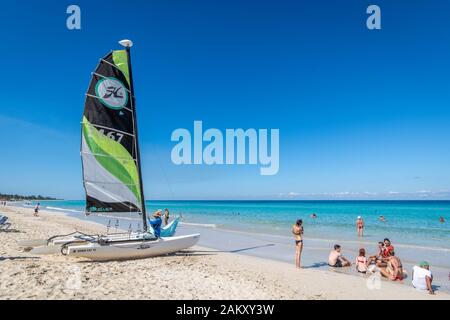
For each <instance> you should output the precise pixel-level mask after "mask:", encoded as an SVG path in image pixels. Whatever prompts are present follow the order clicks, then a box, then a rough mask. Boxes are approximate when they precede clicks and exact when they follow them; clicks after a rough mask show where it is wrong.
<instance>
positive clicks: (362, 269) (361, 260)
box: [355, 248, 369, 273]
mask: <svg viewBox="0 0 450 320" xmlns="http://www.w3.org/2000/svg"><path fill="white" fill-rule="evenodd" d="M368 265H369V261H368V260H367V259H366V250H365V249H363V248H361V249H359V256H358V257H356V261H355V266H356V271H358V272H359V273H366V272H367V267H368Z"/></svg>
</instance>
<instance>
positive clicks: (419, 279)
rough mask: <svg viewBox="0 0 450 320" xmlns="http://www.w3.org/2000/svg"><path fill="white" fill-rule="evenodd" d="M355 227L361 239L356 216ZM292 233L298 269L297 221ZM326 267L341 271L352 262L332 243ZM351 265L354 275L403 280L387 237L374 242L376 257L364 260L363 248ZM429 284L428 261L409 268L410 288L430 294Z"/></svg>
mask: <svg viewBox="0 0 450 320" xmlns="http://www.w3.org/2000/svg"><path fill="white" fill-rule="evenodd" d="M356 227H357V231H358V236H362V235H363V228H364V222H363V220H362V218H361V217H360V216H358V218H357V221H356ZM292 233H293V235H294V240H295V266H296V268H298V269H300V268H301V254H302V251H303V245H304V242H303V241H304V239H303V233H304V228H303V222H302V220H301V219H298V220H297V221H296V222H295V223H294V225H293V226H292ZM328 265H329V266H330V267H332V268H344V267H349V266H351V265H352V263H351V262H350V261H349V260H348V259H347V258H345V257H344V256H343V254H342V247H341V246H340V245H339V244H335V245H334V249H333V250H331V252H330V254H329V255H328ZM354 265H355V269H356V271H357V272H358V273H362V274H366V273H375V272H379V273H380V274H381V275H382V276H383V277H385V278H386V279H388V280H391V281H403V279H404V278H405V271H404V269H403V265H402V261H401V260H400V258H399V257H398V256H396V255H395V251H394V246H393V245H392V243H391V240H390V239H388V238H385V239H384V240H383V241H380V242H378V246H377V252H376V254H374V255H372V256H369V257H368V258H367V257H366V250H365V249H364V248H361V249H359V254H358V256H357V257H356V259H355V263H354ZM432 281H433V276H432V274H431V271H430V265H429V263H428V262H426V261H422V262H420V264H419V266H414V267H413V271H412V284H413V286H414V288H417V289H420V290H427V291H428V293H429V294H434V290H433V287H432Z"/></svg>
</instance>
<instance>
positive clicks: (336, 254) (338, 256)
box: [328, 244, 351, 268]
mask: <svg viewBox="0 0 450 320" xmlns="http://www.w3.org/2000/svg"><path fill="white" fill-rule="evenodd" d="M341 250H342V249H341V246H340V245H338V244H335V245H334V250H333V251H331V252H330V255H329V256H328V265H329V266H330V267H334V268H341V267H348V266H351V262H350V261H348V260H347V259H346V258H344V256H343V255H342V253H341Z"/></svg>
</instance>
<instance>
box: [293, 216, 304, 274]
mask: <svg viewBox="0 0 450 320" xmlns="http://www.w3.org/2000/svg"><path fill="white" fill-rule="evenodd" d="M292 233H293V234H294V239H295V267H296V268H298V269H300V268H301V259H302V251H303V221H302V220H301V219H298V220H297V221H296V222H295V223H294V225H293V226H292Z"/></svg>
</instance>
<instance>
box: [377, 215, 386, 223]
mask: <svg viewBox="0 0 450 320" xmlns="http://www.w3.org/2000/svg"><path fill="white" fill-rule="evenodd" d="M378 220H380V221H381V222H386V218H385V217H384V216H380V217H379V218H378Z"/></svg>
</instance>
